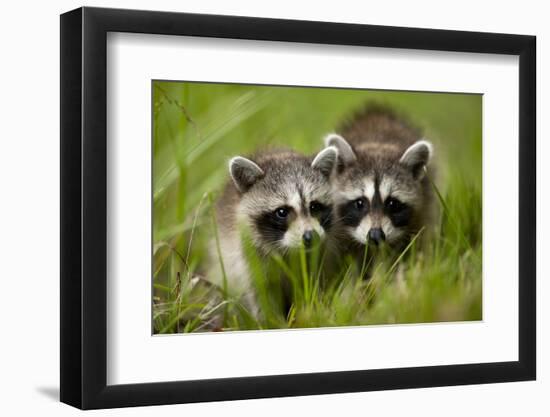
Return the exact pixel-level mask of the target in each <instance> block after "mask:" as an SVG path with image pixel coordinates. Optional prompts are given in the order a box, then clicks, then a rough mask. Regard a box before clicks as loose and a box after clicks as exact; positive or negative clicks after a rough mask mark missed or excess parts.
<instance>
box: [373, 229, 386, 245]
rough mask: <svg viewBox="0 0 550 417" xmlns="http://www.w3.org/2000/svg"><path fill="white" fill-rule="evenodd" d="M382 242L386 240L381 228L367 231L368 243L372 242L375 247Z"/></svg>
mask: <svg viewBox="0 0 550 417" xmlns="http://www.w3.org/2000/svg"><path fill="white" fill-rule="evenodd" d="M384 240H386V235H385V234H384V231H383V230H382V229H381V228H379V227H376V228H372V229H370V230H369V241H372V242H373V243H374V244H375V245H378V244H379V243H381V242H383V241H384Z"/></svg>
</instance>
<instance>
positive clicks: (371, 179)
mask: <svg viewBox="0 0 550 417" xmlns="http://www.w3.org/2000/svg"><path fill="white" fill-rule="evenodd" d="M326 141H327V143H329V144H330V145H333V146H335V147H337V149H338V151H339V161H338V172H337V174H336V175H335V176H334V179H333V199H334V203H335V207H336V213H337V218H338V221H339V225H340V227H342V228H343V229H344V234H345V235H347V236H348V237H350V238H351V239H352V240H353V241H355V242H357V243H360V244H363V245H365V244H367V243H374V244H376V245H378V244H379V243H381V242H384V241H385V242H386V243H387V244H388V245H389V246H390V247H395V248H400V247H402V246H403V244H406V243H407V242H408V241H409V240H410V238H411V237H412V236H413V235H414V234H416V233H417V232H418V231H419V230H420V228H421V227H422V220H423V217H424V214H425V213H423V212H424V211H425V207H426V200H427V195H426V188H427V185H428V184H427V182H426V181H427V179H426V178H425V175H424V174H425V167H426V165H427V164H428V162H429V161H430V158H431V155H432V145H431V144H430V143H429V142H427V141H424V140H420V141H417V142H416V143H414V144H413V145H411V146H410V147H409V148H408V149H406V150H405V152H402V153H399V152H397V151H395V150H392V149H389V148H384V147H383V146H382V147H383V149H382V151H380V152H378V153H376V152H375V151H374V150H373V152H369V151H367V150H365V151H361V150H358V151H355V150H354V149H353V148H352V147H351V146H350V145H349V144H348V142H346V141H345V140H344V139H343V138H342V137H341V136H338V135H330V136H329V137H328V138H327V139H326ZM371 147H372V145H371ZM373 154H374V155H373Z"/></svg>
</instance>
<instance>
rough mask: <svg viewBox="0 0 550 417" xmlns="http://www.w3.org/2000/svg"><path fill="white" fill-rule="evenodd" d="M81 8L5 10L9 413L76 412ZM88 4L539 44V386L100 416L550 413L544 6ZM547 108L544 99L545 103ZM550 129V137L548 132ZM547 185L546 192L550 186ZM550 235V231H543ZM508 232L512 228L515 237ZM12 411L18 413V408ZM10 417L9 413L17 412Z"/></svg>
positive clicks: (4, 308)
mask: <svg viewBox="0 0 550 417" xmlns="http://www.w3.org/2000/svg"><path fill="white" fill-rule="evenodd" d="M80 5H81V3H79V2H76V1H69V0H63V1H58V2H56V4H51V3H49V2H37V1H36V2H30V1H27V2H22V1H21V2H18V3H16V2H14V1H12V2H5V4H3V7H2V22H1V25H0V30H1V31H2V36H1V37H0V39H1V43H2V48H1V56H2V59H1V64H0V71H1V73H2V78H1V79H2V83H3V84H2V88H1V90H0V91H1V93H0V94H1V96H0V98H1V99H0V109H1V111H0V114H1V115H2V116H1V117H2V118H1V120H2V129H1V144H0V158H1V162H0V182H1V183H0V184H1V190H2V200H1V203H0V211H1V215H0V222H1V223H0V236H1V239H0V245H1V248H0V253H1V261H2V262H1V263H0V265H1V267H0V268H1V269H0V271H1V272H0V280H1V282H2V295H3V297H2V300H1V301H0V320H2V332H3V335H2V340H1V342H0V352H1V355H0V393H1V394H0V397H1V398H2V400H1V401H0V410H2V411H3V413H2V414H4V415H19V414H22V415H23V414H27V412H29V413H30V412H32V411H40V412H41V413H45V414H51V415H73V414H76V413H77V412H76V411H75V410H74V409H72V408H70V407H68V406H65V405H62V404H59V403H58V402H57V395H58V379H59V371H58V368H59V361H58V349H59V343H58V339H59V324H58V311H59V307H58V306H59V280H58V275H59V249H58V247H59V232H58V230H59V222H58V212H59V185H58V183H59V142H58V141H59V139H58V138H59V17H58V15H59V14H60V13H62V12H64V11H67V10H70V9H73V8H76V7H79V6H80ZM87 5H90V6H106V7H124V8H139V9H159V10H170V11H182V12H183V11H186V12H201V13H217V14H239V15H250V16H265V17H281V18H293V19H309V20H326V21H340V22H354V23H371V24H381V25H395V26H417V27H428V28H442V29H462V30H475V31H494V32H510V33H524V34H534V35H537V37H538V74H539V78H538V88H537V93H538V119H539V124H538V127H539V129H538V137H539V149H538V154H539V156H538V161H539V185H538V193H539V205H538V209H539V225H538V236H539V249H538V254H539V260H540V261H539V268H538V270H539V271H538V276H539V285H538V292H539V295H538V300H539V306H538V321H539V325H538V334H539V337H538V341H539V343H538V349H539V355H538V357H539V365H538V375H539V377H538V381H537V382H527V383H508V384H498V385H483V386H467V387H452V388H435V389H422V390H405V391H388V392H377V393H360V394H347V395H325V396H315V397H302V398H287V399H271V400H255V401H239V402H232V403H211V404H194V405H180V406H169V407H155V408H151V407H147V408H140V409H125V410H117V411H101V412H99V413H98V414H99V415H114V414H115V413H120V414H121V415H132V416H133V415H149V414H153V413H155V415H181V414H183V413H185V414H187V415H199V414H200V415H201V416H210V415H219V414H221V413H223V415H228V416H232V415H239V416H244V415H279V414H287V415H299V413H300V412H304V413H308V414H309V413H311V414H315V415H335V414H339V413H340V414H341V413H345V415H348V414H349V415H365V414H371V415H382V414H383V415H397V414H407V415H412V416H416V415H422V416H426V417H427V416H440V415H447V416H455V415H456V416H464V415H482V413H483V414H488V415H495V414H497V413H498V414H499V415H514V414H518V413H522V414H525V415H533V416H536V415H548V413H549V412H550V404H549V401H548V393H549V392H550V382H549V378H550V365H549V361H548V359H547V356H546V355H545V353H546V352H548V350H549V349H548V348H549V343H550V326H548V324H547V323H546V322H547V320H548V319H549V318H550V307H549V306H550V303H543V300H544V299H545V298H547V297H548V296H549V295H550V285H549V283H548V281H547V280H546V278H547V276H548V274H549V272H550V267H549V266H548V264H546V263H544V262H543V260H544V259H543V257H544V256H545V255H546V254H547V252H548V250H550V241H549V240H550V233H549V232H550V230H549V227H550V221H549V220H548V219H549V218H548V217H545V216H542V215H540V213H543V212H545V211H547V210H549V209H550V201H549V198H550V191H549V190H548V187H544V185H545V184H546V181H548V180H549V179H550V166H549V165H548V164H547V165H546V166H542V162H543V161H545V160H546V159H547V157H548V156H549V152H550V147H549V146H550V145H549V144H548V143H547V142H543V141H542V140H541V139H542V137H543V136H544V135H545V134H546V136H548V134H549V133H550V132H549V127H548V126H549V125H548V123H547V122H546V120H542V117H541V116H542V115H543V109H545V104H546V103H547V102H548V97H550V91H549V83H548V82H547V80H545V79H544V77H543V76H542V75H543V72H544V70H546V72H548V60H549V58H550V49H549V48H548V42H549V40H550V26H548V23H547V16H548V11H546V10H544V2H540V1H531V0H524V1H522V2H513V3H512V4H511V5H507V4H505V2H504V1H487V2H479V1H470V0H462V1H460V2H452V3H446V2H442V1H422V0H417V1H406V0H403V1H402V0H394V1H391V2H389V1H388V2H382V1H378V2H372V3H370V4H369V3H367V2H359V1H355V2H354V1H351V0H349V1H348V0H340V1H338V2H327V3H326V4H320V2H319V1H316V2H311V3H307V2H305V1H298V0H292V1H287V0H278V1H271V2H260V1H257V0H256V1H254V0H249V1H247V0H232V1H230V2H227V1H223V0H201V1H198V2H196V1H195V2H183V1H181V0H180V1H168V0H162V1H161V0H157V1H155V2H153V1H138V0H134V1H119V2H114V1H92V0H89V1H88V2H87ZM543 100H544V102H543ZM543 125H544V131H543V130H542V126H543ZM543 187H544V188H546V189H545V190H543ZM544 232H546V233H544ZM504 233H505V231H504ZM10 411H11V412H10ZM8 412H9V414H8Z"/></svg>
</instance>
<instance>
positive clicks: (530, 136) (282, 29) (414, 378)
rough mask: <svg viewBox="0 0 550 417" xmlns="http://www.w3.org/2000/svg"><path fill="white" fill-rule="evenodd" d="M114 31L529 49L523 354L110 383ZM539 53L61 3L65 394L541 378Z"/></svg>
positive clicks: (383, 31) (349, 29)
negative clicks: (110, 67) (109, 69)
mask: <svg viewBox="0 0 550 417" xmlns="http://www.w3.org/2000/svg"><path fill="white" fill-rule="evenodd" d="M108 32H131V33H146V34H162V35H174V36H178V35H186V36H199V37H214V38H234V39H254V40H265V41H285V42H305V43H317V44H332V45H356V46H371V47H384V48H404V49H421V50H440V51H457V52H477V53H490V54H507V55H517V56H519V103H518V109H519V110H518V111H519V132H518V137H519V155H518V158H519V294H518V297H519V360H518V361H514V362H496V363H476V364H467V365H453V364H450V365H445V366H423V367H412V368H398V369H374V370H357V371H345V372H329V373H313V374H293V375H274V376H257V377H241V378H229V379H209V380H199V381H173V382H162V383H140V384H131V385H112V386H109V385H107V383H106V375H107V343H106V342H107V340H106V329H107V311H106V307H107V304H106V299H107V272H106V271H107V269H106V265H107V259H106V258H107V253H106V245H107V181H108V178H107V139H106V138H107V135H106V128H107V111H106V93H107V87H106V86H107V73H106V59H107V58H106V55H107V54H106V46H107V33H108ZM535 54H536V38H535V37H534V36H524V35H509V34H495V33H480V32H461V31H449V30H432V29H415V28H403V27H387V26H371V25H358V24H341V23H323V22H312V21H293V20H278V19H265V18H251V17H234V16H215V15H199V14H186V13H171V12H152V11H136V10H119V9H102V8H88V7H84V8H80V9H77V10H74V11H71V12H68V13H65V14H63V15H61V53H60V56H61V310H60V315H61V401H62V402H64V403H67V404H70V405H73V406H75V407H79V408H82V409H93V408H111V407H123V406H142V405H155V404H174V403H188V402H200V401H217V400H237V399H248V398H262V397H280V396H298V395H312V394H327V393H343V392H356V391H375V390H387V389H401V388H420V387H434V386H445V385H462V384H481V383H495V382H505V381H523V380H533V379H535V377H536V315H535V309H536V305H535V300H536V297H535V292H536V271H535V269H536V268H535V265H536V263H535V260H536V259H535V257H536V233H535V231H536V187H535V185H536V158H535V156H536V145H535V134H536V130H535V129H536V127H535V124H536V119H535V117H536V116H535V108H536V92H535V87H536V81H535V80H536V77H535V75H536V73H535V71H536V70H535V67H536V64H535V63H536V55H535Z"/></svg>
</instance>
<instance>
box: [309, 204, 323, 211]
mask: <svg viewBox="0 0 550 417" xmlns="http://www.w3.org/2000/svg"><path fill="white" fill-rule="evenodd" d="M323 208H324V206H323V205H322V204H321V203H318V202H317V201H312V202H311V204H310V205H309V211H310V213H311V214H317V213H319V212H320V211H321V210H323Z"/></svg>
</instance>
